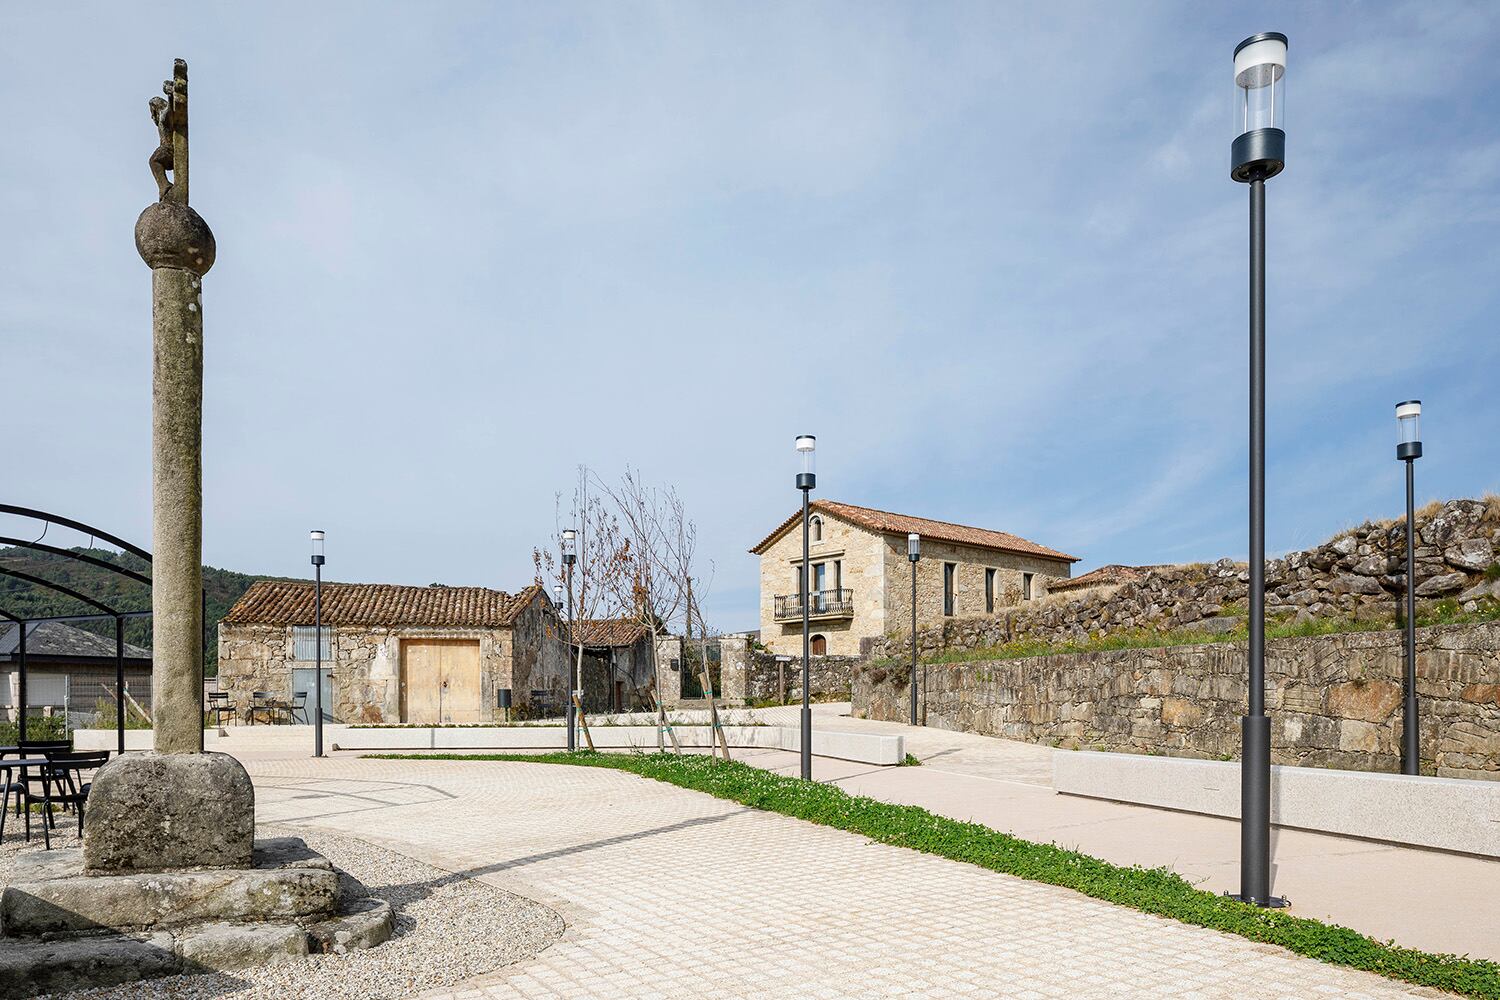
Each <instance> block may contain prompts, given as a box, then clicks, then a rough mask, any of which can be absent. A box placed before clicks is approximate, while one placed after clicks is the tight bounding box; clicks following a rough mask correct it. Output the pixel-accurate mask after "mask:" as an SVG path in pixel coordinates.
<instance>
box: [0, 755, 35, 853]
mask: <svg viewBox="0 0 1500 1000" xmlns="http://www.w3.org/2000/svg"><path fill="white" fill-rule="evenodd" d="M20 756H21V757H25V756H26V755H25V754H21V755H20ZM18 770H20V769H19V768H18V767H16V766H15V764H14V763H10V762H7V761H6V760H5V755H3V754H0V840H3V839H4V838H5V816H6V814H7V813H9V812H10V797H11V794H12V793H14V794H15V796H16V815H17V816H19V815H21V798H22V793H23V792H24V791H25V790H26V784H25V780H24V778H25V776H24V775H18V774H17V773H16V772H17V771H18ZM18 779H20V780H18ZM26 826H27V830H26V839H27V840H30V839H31V829H30V827H31V813H30V812H28V813H27V814H26Z"/></svg>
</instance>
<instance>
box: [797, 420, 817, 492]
mask: <svg viewBox="0 0 1500 1000" xmlns="http://www.w3.org/2000/svg"><path fill="white" fill-rule="evenodd" d="M817 450H818V439H817V438H816V437H814V436H813V435H811V434H799V435H797V457H798V458H800V459H801V460H802V461H801V465H800V467H799V468H798V470H797V488H798V489H799V490H810V489H812V488H813V487H814V486H815V485H817V481H818V479H817V475H816V473H817V467H816V465H815V464H814V459H813V456H814V455H815V454H816V453H817Z"/></svg>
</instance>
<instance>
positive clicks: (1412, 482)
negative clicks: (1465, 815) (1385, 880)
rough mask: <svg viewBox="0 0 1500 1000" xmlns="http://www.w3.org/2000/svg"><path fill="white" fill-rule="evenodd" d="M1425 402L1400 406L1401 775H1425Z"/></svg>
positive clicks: (1398, 423) (1398, 448)
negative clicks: (1421, 632) (1421, 544)
mask: <svg viewBox="0 0 1500 1000" xmlns="http://www.w3.org/2000/svg"><path fill="white" fill-rule="evenodd" d="M1421 423H1422V401H1421V400H1420V399H1408V400H1407V401H1406V402H1404V403H1398V404H1396V435H1397V436H1396V458H1398V459H1399V460H1401V461H1403V462H1405V463H1406V676H1405V678H1404V682H1403V687H1404V688H1405V692H1404V698H1403V701H1402V706H1401V773H1402V774H1421V773H1422V769H1421V764H1422V741H1421V738H1420V737H1419V736H1418V735H1417V527H1416V524H1417V516H1416V515H1417V510H1416V477H1415V475H1414V469H1415V466H1416V463H1417V459H1419V458H1421V457H1422V427H1421Z"/></svg>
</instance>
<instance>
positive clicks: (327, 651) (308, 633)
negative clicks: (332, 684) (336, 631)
mask: <svg viewBox="0 0 1500 1000" xmlns="http://www.w3.org/2000/svg"><path fill="white" fill-rule="evenodd" d="M317 635H318V630H317V627H316V626H314V625H294V626H293V627H292V659H294V660H307V661H308V662H312V661H313V660H316V659H320V658H321V659H322V660H324V661H326V662H332V661H333V642H332V639H333V629H331V628H329V627H328V626H327V625H324V626H323V655H322V657H319V656H318V645H317V643H318V638H317Z"/></svg>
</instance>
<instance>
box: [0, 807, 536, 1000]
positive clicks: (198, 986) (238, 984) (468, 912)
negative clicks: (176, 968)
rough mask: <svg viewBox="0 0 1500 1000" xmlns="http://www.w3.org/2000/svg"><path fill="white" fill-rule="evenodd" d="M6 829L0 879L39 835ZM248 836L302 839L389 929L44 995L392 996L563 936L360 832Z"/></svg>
mask: <svg viewBox="0 0 1500 1000" xmlns="http://www.w3.org/2000/svg"><path fill="white" fill-rule="evenodd" d="M9 819H14V817H8V820H9ZM59 826H60V825H59ZM5 832H6V836H5V841H4V844H3V845H0V885H5V884H7V883H8V882H9V881H10V869H11V865H12V863H13V861H14V859H15V857H16V855H17V854H19V853H21V852H22V851H28V850H40V849H41V840H40V838H39V837H35V838H34V839H33V841H32V843H31V845H29V846H28V845H25V844H24V843H23V842H22V841H21V840H20V839H19V838H16V839H12V837H11V831H10V823H9V822H8V821H7V823H6V831H5ZM58 834H63V836H58ZM256 835H257V836H260V837H276V836H295V837H302V838H303V839H304V840H306V841H307V843H308V846H310V847H312V848H313V849H314V850H316V851H321V852H322V853H323V854H325V855H327V856H328V858H329V860H331V861H332V862H333V863H334V864H335V865H337V866H338V867H339V868H340V869H342V870H343V871H344V872H345V886H344V888H345V890H346V893H349V894H353V895H357V896H378V897H380V898H381V899H384V900H387V901H388V902H389V903H390V904H391V907H392V909H394V910H395V912H396V934H395V937H393V938H391V940H390V941H388V942H386V943H385V944H383V945H380V946H379V947H377V948H372V949H370V950H368V951H357V952H352V953H350V954H348V955H313V956H309V957H308V958H306V959H297V960H294V961H290V962H285V963H281V964H279V965H269V966H265V967H262V968H258V969H250V970H245V971H241V972H236V973H233V974H217V973H216V974H212V975H201V976H172V977H169V978H166V979H153V980H147V981H145V982H140V983H130V984H128V985H124V986H118V987H110V988H100V989H92V990H80V991H77V992H73V993H67V994H61V993H59V994H50V995H51V996H52V997H53V998H54V1000H62V998H66V1000H127V998H129V1000H149V998H157V997H161V998H172V1000H199V998H208V997H215V998H218V997H225V998H228V997H233V998H236V1000H290V998H299V1000H300V998H306V1000H384V998H392V1000H394V998H398V997H409V996H411V995H413V994H415V993H420V992H422V991H424V990H429V989H434V988H439V987H445V986H447V987H451V986H454V985H456V984H458V983H459V982H462V981H463V980H465V979H469V978H471V977H473V976H478V975H483V974H484V973H486V972H492V971H494V970H495V969H498V968H500V967H501V966H504V965H509V964H510V963H512V962H517V961H520V960H521V959H523V958H530V957H531V956H533V955H535V954H537V953H538V952H540V951H542V950H543V949H545V948H547V947H548V946H549V945H551V944H552V943H553V942H554V941H556V940H557V939H558V938H559V937H561V936H562V932H563V920H562V918H561V917H560V916H558V915H557V913H556V912H555V911H553V910H552V909H550V908H548V907H546V906H543V905H542V904H540V903H535V902H532V901H531V900H529V899H526V898H524V897H521V896H517V895H515V894H514V893H509V892H505V891H504V890H501V889H496V888H494V887H493V886H489V885H486V884H484V883H482V882H479V881H477V880H475V879H471V878H463V877H461V876H457V875H451V874H449V873H447V872H442V871H439V870H438V869H436V868H431V867H429V866H427V865H424V864H421V863H420V862H417V861H413V860H412V859H410V858H407V857H404V856H402V855H399V854H394V853H392V852H390V851H387V850H384V849H382V848H379V847H375V846H374V845H371V844H367V843H364V842H363V841H360V840H355V839H353V838H350V837H343V836H336V835H333V834H327V833H315V832H309V831H306V830H300V829H293V828H290V827H278V826H271V825H266V824H263V825H261V826H258V827H257V828H256ZM52 844H53V846H54V847H57V846H64V847H71V846H76V844H77V839H76V838H75V837H73V836H71V835H70V834H64V832H63V831H62V830H61V828H59V830H58V831H57V832H56V833H54V835H53V840H52Z"/></svg>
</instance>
